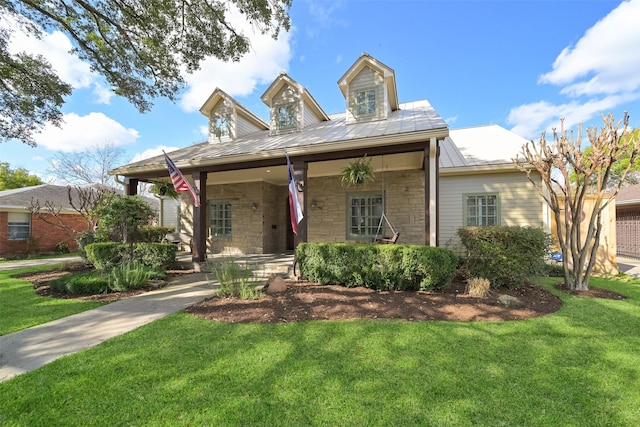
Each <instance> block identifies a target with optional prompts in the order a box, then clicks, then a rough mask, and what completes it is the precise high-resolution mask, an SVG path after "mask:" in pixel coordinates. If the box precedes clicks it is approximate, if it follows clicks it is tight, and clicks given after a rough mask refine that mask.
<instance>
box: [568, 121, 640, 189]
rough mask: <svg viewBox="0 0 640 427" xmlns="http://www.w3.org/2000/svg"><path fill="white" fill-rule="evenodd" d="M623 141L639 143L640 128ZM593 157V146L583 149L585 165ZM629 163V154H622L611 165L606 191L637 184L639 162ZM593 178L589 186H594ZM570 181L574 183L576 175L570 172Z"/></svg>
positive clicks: (639, 169) (627, 135) (628, 134)
mask: <svg viewBox="0 0 640 427" xmlns="http://www.w3.org/2000/svg"><path fill="white" fill-rule="evenodd" d="M624 139H627V140H633V141H640V128H638V129H634V130H633V131H630V132H629V133H627V134H626V135H625V136H624ZM632 147H633V145H629V146H628V149H631V148H632ZM592 155H593V146H589V147H587V148H585V149H584V157H585V158H586V159H587V161H586V164H588V165H590V164H591V162H590V160H589V159H591V157H592ZM630 161H631V156H630V152H629V151H627V152H624V153H622V155H621V156H620V158H619V159H618V160H617V161H616V162H615V163H613V164H612V165H611V171H610V176H609V181H608V189H615V188H616V187H619V186H621V185H622V186H624V185H625V184H630V185H633V184H637V183H638V173H639V172H640V161H637V160H636V161H635V162H634V163H633V164H632V165H629V163H630ZM594 178H595V177H592V180H591V182H590V185H591V186H594V185H595V181H594V180H593V179H594ZM570 179H571V182H572V183H575V182H576V179H577V177H576V174H575V172H572V173H571V175H570Z"/></svg>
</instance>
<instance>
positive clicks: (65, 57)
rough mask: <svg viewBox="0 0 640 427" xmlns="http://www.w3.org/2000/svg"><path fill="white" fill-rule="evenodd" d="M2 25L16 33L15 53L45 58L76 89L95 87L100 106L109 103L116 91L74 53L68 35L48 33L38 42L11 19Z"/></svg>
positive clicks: (12, 46)
mask: <svg viewBox="0 0 640 427" xmlns="http://www.w3.org/2000/svg"><path fill="white" fill-rule="evenodd" d="M0 26H3V27H5V28H10V29H12V30H14V31H13V32H12V34H11V37H10V40H9V51H10V52H11V53H14V54H15V53H19V52H26V53H29V54H35V55H42V56H43V57H44V58H46V59H47V61H49V62H50V63H51V66H52V67H53V69H54V70H55V72H56V73H57V74H58V76H59V77H60V78H61V79H62V80H63V81H65V82H67V83H69V84H70V85H71V86H73V87H74V89H85V88H93V91H94V94H95V95H96V102H97V103H101V104H108V103H109V101H110V99H111V96H113V92H111V91H110V90H109V89H108V88H107V87H105V86H104V85H103V84H102V83H101V81H100V77H99V76H98V75H97V74H95V73H93V72H91V70H90V68H89V64H88V63H86V62H83V61H81V60H80V59H79V58H78V57H77V56H75V55H72V54H71V53H70V51H71V49H72V48H73V46H72V45H71V41H70V40H69V38H68V37H67V36H66V35H65V34H64V33H62V32H60V31H53V32H52V33H44V34H43V37H42V38H40V39H38V38H36V37H34V36H33V35H30V34H26V33H24V32H22V31H20V30H19V29H18V28H19V26H18V25H17V24H16V23H15V21H13V20H12V18H11V17H9V16H7V17H4V19H2V20H0Z"/></svg>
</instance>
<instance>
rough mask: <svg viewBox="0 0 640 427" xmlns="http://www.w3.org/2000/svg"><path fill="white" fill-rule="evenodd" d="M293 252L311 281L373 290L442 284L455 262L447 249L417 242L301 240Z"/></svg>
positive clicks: (455, 258)
mask: <svg viewBox="0 0 640 427" xmlns="http://www.w3.org/2000/svg"><path fill="white" fill-rule="evenodd" d="M296 256H297V260H298V262H299V264H300V271H301V273H302V275H303V276H304V277H306V278H307V279H309V280H311V281H314V282H318V283H321V284H342V285H344V286H347V287H351V286H364V287H367V288H371V289H377V290H418V289H437V288H442V287H445V286H447V285H448V284H449V283H451V281H452V280H453V277H454V276H455V271H456V265H457V263H458V258H457V256H456V255H455V254H454V253H453V252H452V251H451V250H449V249H446V248H436V247H429V246H419V245H377V244H371V243H361V244H359V243H301V244H300V245H298V247H297V250H296Z"/></svg>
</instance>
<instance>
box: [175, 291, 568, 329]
mask: <svg viewBox="0 0 640 427" xmlns="http://www.w3.org/2000/svg"><path fill="white" fill-rule="evenodd" d="M464 290H465V284H464V283H463V282H454V283H453V284H452V285H451V286H449V287H447V288H446V289H444V290H442V291H437V292H436V291H434V292H423V291H419V292H412V291H374V290H371V289H367V288H346V287H344V286H338V285H319V284H316V283H309V282H295V281H288V282H287V289H286V290H285V291H284V292H281V293H277V294H272V295H269V294H267V295H266V296H265V297H264V298H262V299H259V300H242V299H239V298H217V297H215V298H211V299H209V300H207V301H204V302H202V303H200V304H196V305H194V306H192V307H190V308H189V309H188V310H187V311H188V312H189V313H192V314H194V315H196V316H199V317H203V318H206V319H211V320H217V321H221V322H238V323H276V322H299V321H304V320H336V319H339V320H343V319H406V320H410V321H413V320H454V321H474V320H493V321H498V320H518V319H526V318H531V317H536V316H542V315H544V314H548V313H553V312H555V311H557V310H559V309H560V307H561V306H562V300H561V299H560V298H558V297H556V296H555V295H553V294H552V293H551V292H549V291H548V290H546V289H544V288H542V287H539V286H536V285H532V284H525V285H524V286H522V287H521V288H520V289H518V290H508V289H504V290H502V289H501V290H500V292H498V291H491V292H490V294H489V296H487V297H486V298H482V299H480V298H472V297H469V296H468V295H464V294H463V292H464ZM501 294H508V295H511V296H514V297H516V298H518V300H519V301H520V303H521V304H520V305H519V306H517V307H505V305H504V304H503V303H501V302H500V301H499V300H498V298H499V296H500V295H501Z"/></svg>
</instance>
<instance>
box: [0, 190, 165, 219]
mask: <svg viewBox="0 0 640 427" xmlns="http://www.w3.org/2000/svg"><path fill="white" fill-rule="evenodd" d="M90 187H92V186H90V185H89V186H86V187H81V188H90ZM113 190H114V191H116V192H118V193H121V192H122V190H120V189H115V188H114V189H113ZM71 196H72V198H73V201H74V204H75V205H76V206H79V203H78V201H79V198H78V190H77V188H76V187H75V186H71ZM145 200H146V201H147V203H149V204H150V205H151V207H152V208H154V209H157V206H158V204H159V203H158V201H157V200H156V199H152V198H149V197H145ZM32 201H33V202H37V203H39V204H40V206H41V207H42V208H44V206H45V203H47V202H49V203H52V204H53V206H55V207H56V208H62V211H63V212H66V213H69V212H73V213H77V211H76V210H75V209H73V207H72V206H71V204H70V203H69V190H68V186H66V185H54V184H42V185H34V186H32V187H22V188H15V189H12V190H3V191H0V210H20V211H26V210H28V208H29V207H30V206H31V203H32Z"/></svg>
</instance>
